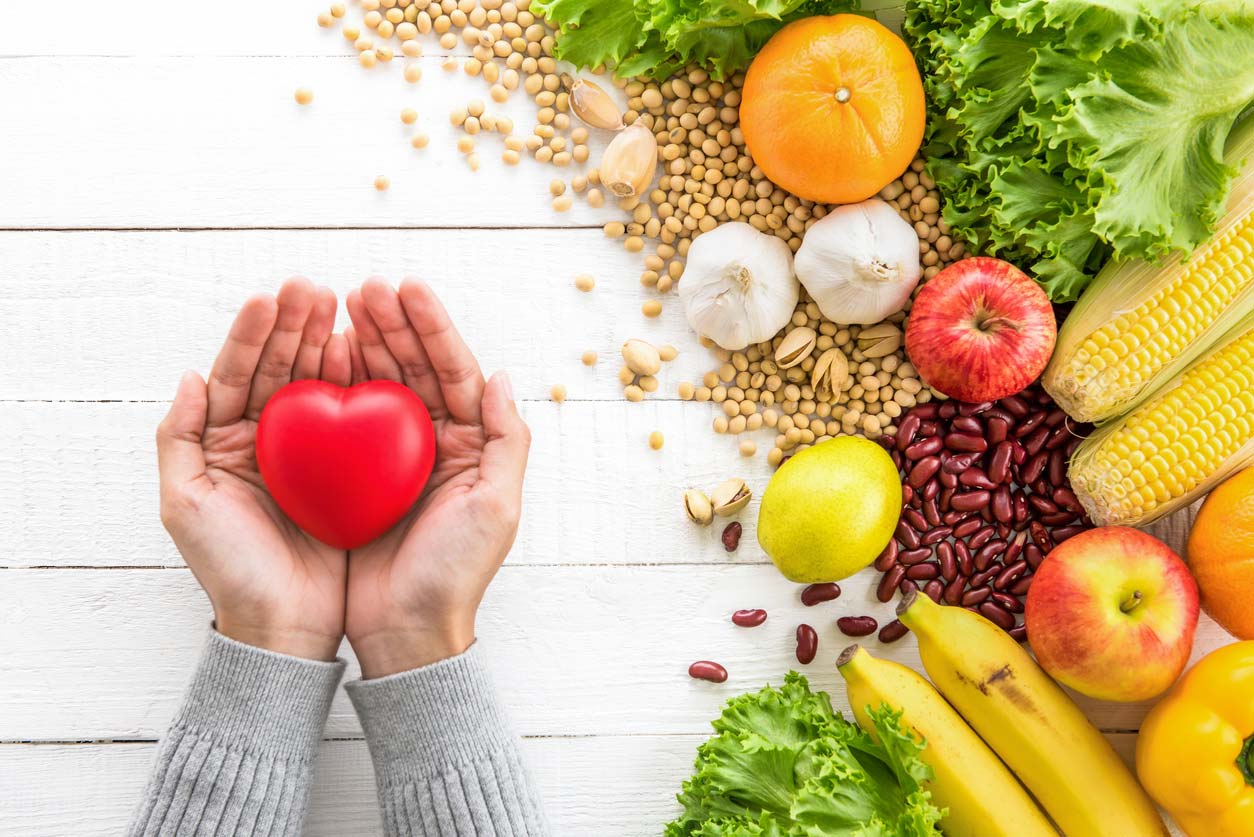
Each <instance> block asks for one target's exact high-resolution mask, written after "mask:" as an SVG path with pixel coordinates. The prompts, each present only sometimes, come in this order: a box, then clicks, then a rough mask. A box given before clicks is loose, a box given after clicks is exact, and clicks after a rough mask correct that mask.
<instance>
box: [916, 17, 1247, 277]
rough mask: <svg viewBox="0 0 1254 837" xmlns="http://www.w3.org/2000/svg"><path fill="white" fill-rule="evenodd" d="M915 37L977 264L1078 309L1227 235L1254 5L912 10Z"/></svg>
mask: <svg viewBox="0 0 1254 837" xmlns="http://www.w3.org/2000/svg"><path fill="white" fill-rule="evenodd" d="M904 30H905V33H906V35H907V40H908V41H909V43H910V44H911V47H912V48H913V49H914V51H915V56H916V58H917V60H918V61H919V64H920V66H921V68H922V69H923V70H924V86H925V88H926V90H927V95H928V107H929V124H928V132H927V136H926V138H925V140H924V147H923V151H924V154H925V156H927V158H928V167H929V171H930V172H931V174H932V176H933V178H934V179H935V180H936V182H937V184H938V185H939V187H940V189H941V192H942V195H943V196H944V198H945V219H946V221H947V222H948V223H949V224H950V225H951V226H952V227H954V228H955V229H956V230H957V231H958V233H959V234H960V235H961V236H963V237H964V238H965V239H966V240H967V241H968V242H969V243H971V244H972V245H973V247H974V248H975V249H978V250H979V251H981V252H985V253H988V254H991V255H999V256H1001V257H1002V258H1005V259H1009V260H1011V261H1014V262H1017V263H1018V264H1019V265H1020V266H1021V267H1024V268H1025V269H1029V270H1030V271H1032V272H1033V273H1034V274H1035V276H1036V278H1037V280H1038V281H1039V282H1040V283H1041V284H1042V286H1044V288H1045V290H1046V291H1047V292H1048V293H1049V295H1050V298H1051V299H1053V300H1055V301H1058V302H1064V301H1069V300H1073V299H1075V298H1076V297H1077V296H1078V295H1079V294H1080V292H1081V291H1082V290H1083V289H1084V288H1085V286H1086V285H1087V284H1088V283H1089V281H1090V280H1091V278H1092V277H1093V275H1095V273H1096V272H1097V270H1098V269H1099V268H1100V267H1101V265H1102V264H1103V263H1104V262H1105V261H1106V260H1107V259H1108V258H1110V257H1111V256H1112V255H1115V256H1118V257H1120V258H1141V259H1148V260H1151V261H1153V260H1161V259H1164V258H1178V257H1180V256H1181V255H1183V254H1187V253H1188V252H1189V251H1191V250H1192V249H1193V248H1194V247H1196V246H1197V245H1198V244H1200V243H1201V242H1203V241H1205V240H1206V238H1207V237H1208V236H1209V235H1210V232H1211V230H1212V229H1213V226H1214V223H1215V221H1216V220H1217V219H1218V217H1219V216H1220V215H1221V214H1222V212H1223V208H1224V204H1225V202H1226V200H1227V192H1228V186H1229V183H1230V181H1231V178H1232V176H1233V175H1234V173H1235V172H1234V170H1233V169H1232V168H1231V167H1229V166H1226V165H1225V164H1224V162H1223V149H1224V144H1225V140H1226V138H1227V136H1228V135H1229V133H1230V131H1231V129H1232V128H1233V127H1234V125H1235V124H1236V123H1237V122H1238V120H1239V119H1241V118H1242V114H1243V113H1247V112H1248V111H1249V109H1250V107H1251V105H1254V61H1251V60H1250V56H1251V55H1254V0H908V3H907V8H906V21H905V25H904ZM1252 118H1254V117H1252Z"/></svg>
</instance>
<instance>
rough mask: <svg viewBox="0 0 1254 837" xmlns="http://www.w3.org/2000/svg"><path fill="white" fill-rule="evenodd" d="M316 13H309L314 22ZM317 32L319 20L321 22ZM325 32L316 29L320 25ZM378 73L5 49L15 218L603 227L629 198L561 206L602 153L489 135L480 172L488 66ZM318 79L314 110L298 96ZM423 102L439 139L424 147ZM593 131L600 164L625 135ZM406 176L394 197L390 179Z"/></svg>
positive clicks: (530, 108)
mask: <svg viewBox="0 0 1254 837" xmlns="http://www.w3.org/2000/svg"><path fill="white" fill-rule="evenodd" d="M302 22H303V21H302ZM315 35H316V33H315ZM315 40H316V38H315ZM418 60H419V61H420V62H421V65H422V68H423V74H424V78H423V80H422V81H421V82H420V83H418V84H408V83H406V82H405V81H404V79H403V78H402V77H401V67H400V64H401V62H400V61H394V62H392V63H391V65H389V66H388V67H386V68H384V69H376V70H372V71H365V70H362V69H361V68H360V67H358V66H357V61H356V59H355V58H354V57H352V56H350V55H344V56H342V57H338V58H307V57H292V58H264V57H263V58H243V57H205V58H196V59H188V58H134V59H131V58H64V57H54V58H29V59H17V58H15V59H9V60H0V90H4V91H5V92H6V100H5V107H6V108H7V109H8V112H10V113H13V114H21V118H19V119H11V120H9V121H8V123H7V124H6V126H5V154H4V155H3V157H2V158H0V182H3V183H4V184H5V200H4V201H3V203H2V204H0V228H13V229H33V228H65V227H74V228H84V227H105V228H170V227H232V228H234V227H276V226H277V227H432V226H436V227H463V226H472V227H482V226H557V227H565V226H572V225H575V226H577V225H585V226H586V225H589V224H599V223H602V222H604V221H605V220H609V219H611V218H618V217H621V216H620V213H619V211H618V210H617V208H615V207H612V206H611V207H607V208H604V209H601V210H595V209H591V208H589V207H588V206H587V205H586V204H585V203H584V201H583V200H582V199H580V200H578V201H576V203H575V208H574V209H573V210H571V211H569V212H566V213H558V212H554V211H553V210H552V209H551V208H550V200H551V198H550V196H549V192H548V183H549V181H550V180H551V179H553V178H555V177H565V178H567V179H569V178H570V177H572V176H573V175H574V174H576V173H578V172H579V171H580V170H582V169H584V168H585V166H570V167H566V168H557V167H555V166H552V165H541V164H539V163H536V162H535V161H533V160H528V161H526V162H525V163H524V164H522V165H518V166H513V167H511V166H507V165H505V164H504V163H503V162H502V161H501V152H502V151H503V150H504V145H503V139H504V138H503V137H501V136H499V135H493V136H489V135H487V134H480V135H479V136H478V137H477V147H478V149H479V155H480V157H481V158H482V161H483V164H482V168H481V169H480V171H478V172H473V171H471V170H470V168H469V166H468V165H467V164H466V162H465V160H464V159H463V156H462V155H461V154H460V153H459V152H458V151H457V148H456V141H457V138H458V137H460V136H463V135H464V134H463V133H462V132H461V130H460V129H456V128H454V127H452V126H451V125H450V124H449V118H448V117H449V114H450V113H451V112H452V111H453V110H454V109H456V108H458V107H465V106H466V104H467V102H468V101H470V100H471V99H474V98H480V99H485V100H487V99H488V96H487V93H488V85H487V83H486V82H484V81H483V80H482V79H481V78H470V77H468V76H466V75H465V74H464V73H462V72H461V71H460V70H458V71H457V72H453V73H449V72H445V71H444V70H442V69H441V68H440V63H441V61H442V59H440V58H436V57H427V58H422V59H418ZM299 86H305V87H309V88H311V89H312V90H313V91H314V96H315V98H314V102H313V104H312V105H310V106H308V107H301V106H299V105H297V104H296V103H295V102H294V101H293V98H292V94H293V91H294V90H295V89H296V88H297V87H299ZM488 103H489V105H490V107H489V108H488V113H492V114H504V115H509V116H511V117H512V118H513V119H514V122H515V132H516V133H519V134H520V135H523V136H526V135H529V134H530V133H531V131H532V128H533V126H534V125H535V121H536V120H535V114H536V105H535V103H534V102H533V101H532V100H531V99H530V98H528V97H527V96H526V95H525V94H524V93H522V92H521V91H518V92H515V93H514V95H513V97H512V98H511V100H510V101H509V102H507V103H506V104H505V105H497V104H495V103H492V102H491V101H489V102H488ZM403 107H413V108H415V109H416V110H417V111H418V114H419V120H418V124H417V126H416V129H417V130H421V131H425V132H427V133H428V134H429V135H430V137H431V143H430V145H429V146H428V147H427V148H425V149H422V150H415V149H413V148H412V147H410V144H409V137H410V135H411V134H412V133H413V131H414V129H411V128H409V127H407V126H405V125H402V124H401V122H400V120H399V118H398V117H399V114H400V111H401V109H402V108H403ZM594 133H595V136H593V137H592V138H591V139H590V142H589V148H590V150H591V157H590V161H591V162H590V163H589V164H587V167H591V166H594V165H595V164H596V161H598V160H599V159H600V155H601V149H602V148H603V147H604V146H605V144H606V143H607V142H608V139H609V136H608V132H605V131H596V132H594ZM379 174H383V175H387V176H388V177H389V178H390V179H391V182H392V187H391V189H390V190H389V191H387V192H378V191H376V190H375V188H374V186H373V183H374V179H375V177H376V175H379Z"/></svg>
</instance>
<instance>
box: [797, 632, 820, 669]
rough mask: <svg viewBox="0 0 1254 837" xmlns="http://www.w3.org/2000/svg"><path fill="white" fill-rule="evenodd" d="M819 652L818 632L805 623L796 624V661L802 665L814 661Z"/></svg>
mask: <svg viewBox="0 0 1254 837" xmlns="http://www.w3.org/2000/svg"><path fill="white" fill-rule="evenodd" d="M818 652H819V632H818V631H816V630H814V628H812V627H810V626H809V625H806V624H801V625H798V626H797V662H799V663H801V664H802V665H803V666H805V665H809V664H810V663H812V662H814V655H815V654H817V653H818Z"/></svg>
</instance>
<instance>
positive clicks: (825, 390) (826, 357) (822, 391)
mask: <svg viewBox="0 0 1254 837" xmlns="http://www.w3.org/2000/svg"><path fill="white" fill-rule="evenodd" d="M848 378H849V359H848V358H847V357H845V353H844V352H842V351H841V350H840V349H836V348H832V349H828V350H827V351H826V352H824V353H823V354H821V355H819V359H818V360H816V361H815V362H814V369H813V370H812V371H811V373H810V387H811V388H812V389H813V390H814V394H815V395H817V396H819V397H820V398H823V399H824V400H826V399H829V398H831V396H832V394H833V393H838V392H840V391H841V390H842V389H844V386H845V381H846V380H848Z"/></svg>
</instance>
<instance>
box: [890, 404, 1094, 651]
mask: <svg viewBox="0 0 1254 837" xmlns="http://www.w3.org/2000/svg"><path fill="white" fill-rule="evenodd" d="M1089 429H1090V428H1089V427H1088V426H1086V425H1077V424H1076V423H1074V422H1073V421H1072V420H1071V419H1070V418H1068V416H1067V415H1066V413H1064V412H1063V411H1062V409H1061V408H1059V407H1057V406H1055V404H1054V402H1053V400H1052V399H1051V398H1050V397H1049V395H1048V394H1046V393H1045V391H1044V390H1042V389H1041V388H1040V387H1039V386H1032V387H1029V388H1028V389H1025V390H1024V391H1023V392H1021V393H1019V394H1018V395H1012V396H1010V397H1008V398H1003V399H1001V400H1000V401H996V402H991V401H990V402H984V403H980V404H968V403H962V402H955V401H944V402H939V403H937V402H929V403H927V404H922V405H920V406H918V407H915V408H914V409H912V410H911V411H910V412H908V413H906V415H905V416H903V417H902V419H901V421H900V422H899V423H898V430H897V433H896V434H895V435H886V436H883V437H881V438H880V440H879V441H880V444H882V445H883V446H884V448H885V449H886V450H887V451H888V452H889V453H890V454H891V455H892V458H893V462H894V463H896V465H897V468H898V470H900V471H901V474H902V479H903V486H902V492H903V501H904V502H903V504H902V507H901V519H900V520H899V521H898V523H897V530H896V532H895V533H894V536H893V539H892V541H890V542H889V544H888V547H887V548H886V549H885V550H884V552H883V553H881V554H880V556H879V558H877V559H876V562H875V568H876V569H877V570H879V571H880V572H881V573H883V575H882V576H881V578H880V582H879V586H878V588H877V590H876V595H877V597H878V598H879V600H880V601H882V602H887V601H889V600H891V599H892V598H893V596H894V595H895V594H896V593H897V592H898V591H900V592H901V593H903V594H904V593H906V592H907V591H909V590H922V591H923V592H924V593H925V594H927V595H928V596H930V597H931V598H932V599H933V600H934V601H937V602H944V603H945V604H949V605H957V606H961V607H965V608H967V609H968V610H974V611H975V612H977V613H980V614H982V615H984V616H985V617H987V618H988V619H990V620H992V621H993V622H995V623H996V624H997V625H999V626H1001V627H1002V628H1004V629H1005V630H1006V631H1008V632H1009V633H1010V635H1011V636H1013V637H1015V638H1016V639H1018V640H1020V641H1022V640H1024V639H1025V638H1026V635H1027V629H1026V628H1025V627H1024V625H1023V624H1022V620H1021V618H1020V616H1019V614H1021V613H1023V597H1024V596H1025V595H1026V594H1027V592H1028V587H1029V586H1031V584H1032V574H1033V573H1034V572H1035V571H1036V568H1037V567H1039V566H1040V564H1041V561H1043V560H1044V559H1045V556H1046V555H1048V554H1049V551H1050V550H1051V549H1053V548H1054V545H1055V544H1058V543H1061V542H1063V541H1065V540H1066V539H1067V538H1070V537H1073V536H1074V535H1076V534H1078V533H1080V532H1082V531H1084V530H1085V529H1088V528H1090V527H1091V526H1092V523H1091V522H1090V521H1089V519H1088V516H1087V515H1085V513H1084V509H1083V508H1082V507H1081V506H1080V503H1079V501H1078V500H1077V499H1076V496H1075V494H1074V493H1073V492H1072V490H1071V484H1070V482H1069V481H1068V479H1067V463H1068V461H1069V460H1070V459H1071V454H1072V453H1074V452H1075V449H1076V447H1078V446H1079V444H1080V442H1081V441H1083V438H1084V436H1085V435H1086V434H1087V433H1088V431H1089ZM894 633H895V632H894ZM902 633H904V631H903V632H902ZM894 638H897V637H894Z"/></svg>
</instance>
